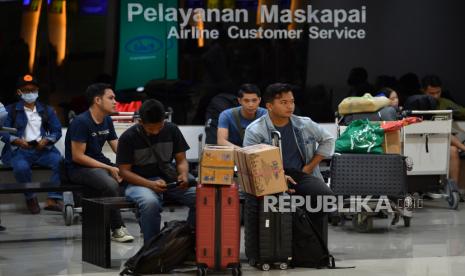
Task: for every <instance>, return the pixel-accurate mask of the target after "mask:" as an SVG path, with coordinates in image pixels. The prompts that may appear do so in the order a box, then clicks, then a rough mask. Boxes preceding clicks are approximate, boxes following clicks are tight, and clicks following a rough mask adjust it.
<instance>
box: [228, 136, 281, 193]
mask: <svg viewBox="0 0 465 276" xmlns="http://www.w3.org/2000/svg"><path fill="white" fill-rule="evenodd" d="M236 166H237V171H238V178H239V183H240V184H241V185H242V187H243V190H244V191H245V192H246V193H249V194H253V195H255V196H264V195H271V194H276V193H281V192H285V191H286V190H287V184H286V179H285V176H284V169H283V164H282V160H281V154H280V151H279V148H277V147H274V146H270V145H265V144H260V145H254V146H250V147H245V148H242V149H238V150H236Z"/></svg>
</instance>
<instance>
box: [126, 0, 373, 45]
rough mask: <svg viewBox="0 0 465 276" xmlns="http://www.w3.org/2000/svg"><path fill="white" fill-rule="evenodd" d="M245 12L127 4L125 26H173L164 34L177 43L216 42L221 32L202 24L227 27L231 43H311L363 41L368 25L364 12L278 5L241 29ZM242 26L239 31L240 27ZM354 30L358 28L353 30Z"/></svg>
mask: <svg viewBox="0 0 465 276" xmlns="http://www.w3.org/2000/svg"><path fill="white" fill-rule="evenodd" d="M249 12H252V11H249V10H247V9H231V8H224V9H218V8H206V9H204V8H195V9H194V8H186V9H183V8H174V7H167V6H166V5H165V4H163V3H160V2H159V1H152V2H151V4H149V5H143V4H142V3H140V2H129V3H127V18H126V21H127V23H129V24H130V23H131V22H134V21H135V20H137V19H143V20H145V21H146V22H153V23H155V22H156V23H163V22H165V23H166V22H169V23H175V24H176V25H178V26H179V27H177V26H172V27H171V28H170V29H169V30H168V31H167V38H176V39H187V38H193V39H197V38H200V37H203V38H205V39H218V38H219V36H220V31H219V30H218V29H215V28H212V29H207V28H198V26H197V24H198V23H199V22H202V23H227V29H226V35H227V36H228V37H229V38H231V39H300V38H303V36H304V35H305V34H307V35H308V37H309V38H310V39H364V38H365V37H366V30H365V29H364V28H363V26H364V25H365V24H366V22H367V8H366V6H360V7H358V8H354V9H315V8H313V7H312V5H307V6H305V8H302V9H280V8H279V6H278V5H261V6H258V12H257V11H253V12H254V13H256V14H257V20H256V21H255V22H256V23H257V28H252V29H244V28H243V27H242V26H243V23H248V22H249V20H253V18H252V17H251V16H249ZM267 24H275V25H276V24H277V25H279V26H283V25H284V26H286V25H289V24H299V26H302V25H305V24H306V25H307V26H308V27H297V28H282V29H280V28H267V27H266V25H267ZM239 25H241V27H240V26H239ZM355 27H357V28H355Z"/></svg>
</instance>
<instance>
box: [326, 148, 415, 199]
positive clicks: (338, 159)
mask: <svg viewBox="0 0 465 276" xmlns="http://www.w3.org/2000/svg"><path fill="white" fill-rule="evenodd" d="M331 189H332V190H333V192H334V193H335V194H336V195H345V196H350V195H360V196H367V195H372V196H394V197H398V196H405V195H406V194H407V166H406V163H405V158H404V157H403V156H402V155H399V154H347V153H345V154H335V155H334V156H333V159H332V161H331Z"/></svg>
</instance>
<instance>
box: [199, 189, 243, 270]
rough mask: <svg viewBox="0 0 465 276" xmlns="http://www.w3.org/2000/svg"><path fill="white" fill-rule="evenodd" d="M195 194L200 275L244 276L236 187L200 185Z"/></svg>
mask: <svg viewBox="0 0 465 276" xmlns="http://www.w3.org/2000/svg"><path fill="white" fill-rule="evenodd" d="M196 193H197V195H196V200H197V203H196V204H197V205H196V243H197V245H196V261H197V267H198V270H197V272H198V273H197V275H206V273H207V269H211V270H215V271H221V270H226V269H231V270H232V274H233V275H241V274H242V273H241V266H240V261H239V251H240V221H239V220H240V218H239V191H238V188H237V185H236V184H233V185H198V186H197V192H196Z"/></svg>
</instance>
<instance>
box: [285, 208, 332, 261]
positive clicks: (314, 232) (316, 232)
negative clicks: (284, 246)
mask: <svg viewBox="0 0 465 276" xmlns="http://www.w3.org/2000/svg"><path fill="white" fill-rule="evenodd" d="M327 217H328V216H326V215H320V216H319V218H318V219H317V220H315V218H314V217H313V218H311V216H310V215H309V213H307V212H306V211H305V210H304V209H301V208H297V209H296V212H295V213H294V217H293V222H292V229H293V230H292V238H293V245H292V266H293V267H313V268H323V267H328V268H334V267H335V262H334V257H333V256H332V255H331V254H329V250H328V220H327ZM321 223H324V225H321Z"/></svg>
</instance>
